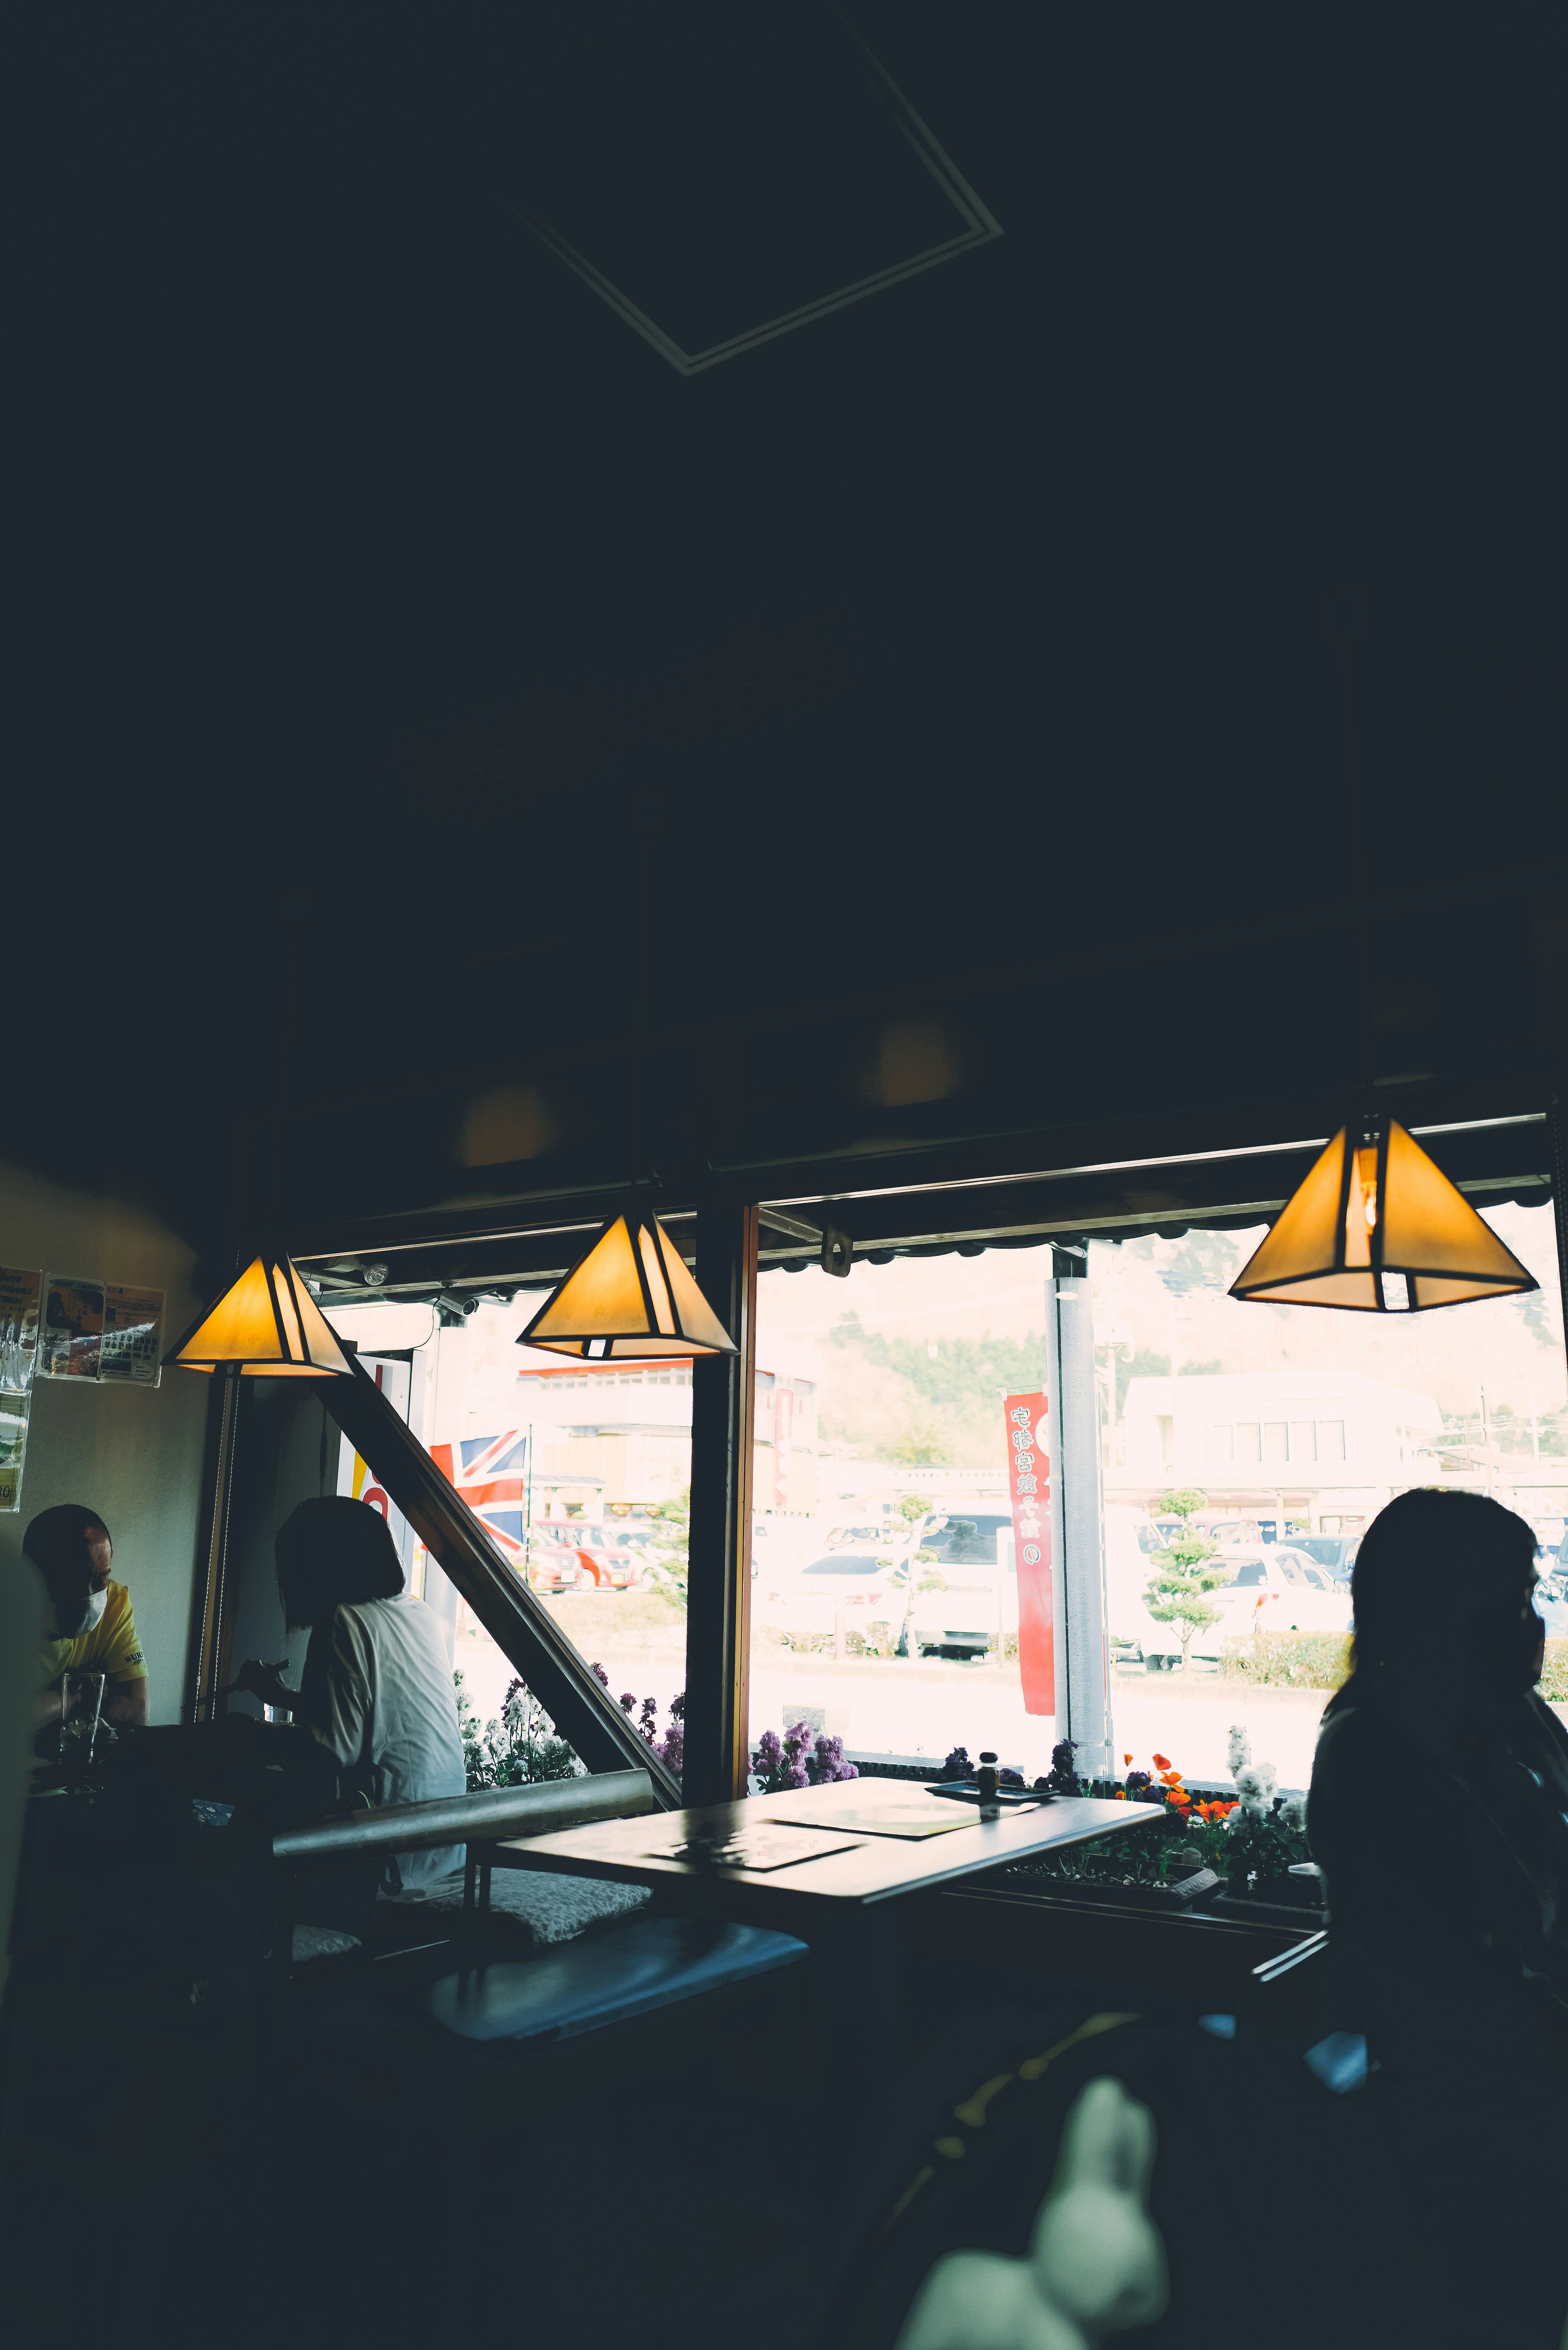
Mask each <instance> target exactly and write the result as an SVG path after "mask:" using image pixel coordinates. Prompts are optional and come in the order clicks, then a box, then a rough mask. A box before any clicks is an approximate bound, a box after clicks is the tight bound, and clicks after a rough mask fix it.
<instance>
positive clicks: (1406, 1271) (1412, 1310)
mask: <svg viewBox="0 0 1568 2350" xmlns="http://www.w3.org/2000/svg"><path fill="white" fill-rule="evenodd" d="M1539 1285H1540V1284H1538V1283H1537V1282H1536V1281H1535V1279H1534V1278H1533V1276H1532V1274H1530V1273H1528V1272H1527V1271H1526V1270H1525V1268H1524V1266H1523V1265H1521V1263H1520V1262H1519V1259H1518V1258H1517V1257H1516V1256H1515V1255H1514V1254H1513V1253H1512V1251H1511V1250H1510V1249H1506V1248H1504V1246H1503V1244H1502V1243H1501V1241H1500V1240H1499V1238H1498V1236H1497V1234H1496V1233H1495V1232H1493V1231H1492V1229H1491V1227H1490V1224H1486V1223H1483V1222H1481V1219H1480V1216H1478V1215H1477V1213H1476V1211H1475V1210H1474V1209H1473V1208H1472V1207H1471V1206H1470V1204H1469V1201H1468V1200H1466V1199H1464V1198H1462V1197H1461V1195H1460V1194H1459V1192H1458V1191H1456V1190H1455V1188H1454V1186H1453V1185H1452V1184H1451V1183H1450V1182H1449V1179H1448V1177H1447V1176H1446V1175H1445V1174H1444V1173H1443V1172H1442V1170H1441V1169H1440V1168H1438V1167H1435V1166H1434V1165H1433V1163H1432V1161H1431V1160H1430V1159H1428V1156H1427V1154H1426V1152H1425V1151H1424V1150H1423V1149H1422V1148H1421V1146H1420V1144H1419V1143H1418V1142H1417V1141H1416V1140H1415V1139H1414V1138H1413V1137H1412V1136H1411V1135H1410V1134H1408V1133H1407V1131H1406V1129H1405V1128H1404V1127H1402V1126H1401V1125H1400V1123H1399V1121H1398V1119H1397V1118H1389V1117H1388V1116H1387V1115H1386V1112H1378V1113H1377V1114H1376V1115H1374V1116H1372V1117H1368V1118H1352V1119H1349V1120H1348V1121H1347V1122H1346V1124H1345V1125H1344V1126H1342V1127H1341V1128H1340V1130H1339V1132H1338V1133H1337V1134H1336V1135H1335V1136H1334V1140H1333V1141H1332V1142H1331V1143H1330V1144H1329V1146H1328V1148H1327V1149H1326V1150H1325V1151H1324V1152H1323V1154H1322V1156H1321V1157H1320V1158H1319V1159H1317V1160H1316V1161H1315V1163H1314V1166H1313V1167H1312V1169H1311V1170H1310V1171H1309V1173H1308V1174H1307V1175H1306V1177H1305V1179H1304V1180H1303V1181H1302V1182H1301V1183H1300V1184H1299V1185H1298V1186H1297V1188H1296V1190H1295V1191H1293V1193H1292V1194H1291V1197H1290V1198H1289V1199H1288V1200H1287V1201H1286V1202H1285V1204H1284V1206H1283V1207H1282V1209H1281V1211H1280V1212H1279V1215H1278V1216H1277V1217H1276V1219H1275V1221H1274V1224H1273V1228H1272V1231H1271V1232H1270V1233H1269V1235H1268V1238H1267V1239H1266V1240H1265V1241H1264V1242H1263V1243H1262V1247H1261V1248H1259V1249H1258V1250H1256V1251H1255V1252H1254V1253H1253V1255H1252V1256H1251V1259H1250V1260H1249V1262H1248V1263H1246V1264H1245V1265H1244V1266H1243V1267H1242V1269H1241V1273H1240V1274H1239V1275H1238V1276H1237V1278H1236V1280H1235V1281H1234V1282H1233V1283H1232V1284H1231V1296H1232V1297H1239V1298H1241V1299H1242V1300H1243V1301H1246V1300H1247V1299H1249V1298H1251V1299H1255V1300H1257V1302H1258V1303H1259V1304H1260V1305H1332V1306H1338V1307H1341V1308H1345V1309H1347V1310H1348V1311H1350V1312H1352V1313H1363V1314H1387V1313H1408V1314H1425V1313H1428V1312H1430V1311H1431V1310H1432V1308H1433V1307H1435V1306H1438V1305H1469V1303H1470V1302H1471V1301H1472V1300H1473V1299H1475V1298H1480V1297H1510V1296H1518V1295H1521V1293H1522V1292H1523V1291H1525V1290H1529V1289H1535V1288H1538V1287H1539Z"/></svg>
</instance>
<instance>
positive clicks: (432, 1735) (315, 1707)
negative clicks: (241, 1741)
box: [237, 1495, 468, 1886]
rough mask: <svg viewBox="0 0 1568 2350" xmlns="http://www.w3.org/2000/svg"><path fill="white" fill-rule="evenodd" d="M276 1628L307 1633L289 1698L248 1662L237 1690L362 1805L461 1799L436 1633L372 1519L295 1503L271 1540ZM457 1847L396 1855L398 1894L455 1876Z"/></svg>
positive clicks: (332, 1499) (275, 1672) (362, 1509)
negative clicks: (274, 1713) (302, 1739)
mask: <svg viewBox="0 0 1568 2350" xmlns="http://www.w3.org/2000/svg"><path fill="white" fill-rule="evenodd" d="M275 1551H276V1557H277V1587H278V1592H279V1595H280V1596H281V1598H282V1600H283V1612H284V1620H285V1622H286V1623H287V1624H288V1625H290V1626H291V1627H292V1626H294V1625H300V1624H308V1625H309V1626H310V1627H311V1629H310V1645H309V1647H308V1648H306V1652H305V1669H304V1670H303V1672H302V1673H301V1674H300V1686H299V1688H298V1689H297V1690H291V1689H286V1687H285V1686H284V1684H283V1682H282V1680H281V1679H280V1678H279V1669H278V1667H277V1666H276V1665H264V1664H261V1663H258V1662H257V1661H256V1660H255V1659H254V1658H253V1659H247V1660H246V1661H245V1663H244V1665H243V1666H242V1667H241V1668H240V1671H239V1674H238V1676H237V1680H238V1685H239V1687H240V1688H242V1689H246V1690H250V1691H251V1693H252V1695H253V1696H255V1697H258V1698H260V1699H262V1700H263V1701H264V1702H265V1704H267V1705H272V1706H276V1707H278V1708H280V1709H281V1710H283V1711H286V1712H290V1713H292V1714H293V1716H294V1719H295V1724H296V1728H299V1729H303V1730H305V1731H308V1732H309V1734H310V1736H311V1737H312V1738H314V1739H315V1740H316V1741H317V1743H318V1744H320V1745H322V1746H325V1747H326V1748H327V1750H328V1751H329V1752H330V1753H331V1754H332V1755H333V1756H334V1757H335V1758H336V1760H337V1763H338V1765H339V1766H340V1768H341V1769H342V1770H343V1771H344V1772H345V1773H348V1774H349V1775H351V1776H352V1777H354V1778H355V1779H356V1780H357V1781H358V1785H359V1787H360V1788H361V1790H362V1792H363V1793H364V1794H367V1795H368V1796H369V1798H370V1800H371V1802H372V1803H374V1804H418V1803H424V1802H428V1801H429V1800H431V1798H432V1797H435V1796H439V1795H461V1794H465V1793H466V1792H467V1787H468V1778H467V1773H466V1771H465V1770H464V1767H463V1759H462V1738H461V1736H460V1735H459V1732H458V1726H457V1691H456V1689H455V1687H454V1685H453V1682H452V1664H451V1660H450V1659H449V1658H448V1656H447V1653H446V1643H445V1641H444V1640H443V1639H442V1638H441V1626H440V1624H439V1623H438V1622H437V1620H436V1617H435V1616H434V1615H433V1614H432V1612H431V1609H430V1608H428V1607H426V1606H425V1604H424V1602H423V1600H421V1599H414V1598H411V1597H410V1596H408V1595H407V1594H405V1592H404V1590H403V1568H402V1562H401V1560H400V1558H399V1556H398V1552H397V1546H396V1544H394V1542H393V1540H392V1537H391V1534H389V1531H388V1528H387V1522H386V1520H385V1518H383V1517H382V1515H381V1513H380V1512H379V1510H376V1509H372V1508H371V1507H370V1506H369V1504H368V1503H364V1502H356V1501H351V1500H350V1499H349V1498H348V1496H347V1495H342V1496H330V1495H329V1496H327V1497H324V1498H323V1499H322V1500H320V1501H314V1502H302V1503H300V1505H299V1507H298V1509H297V1510H296V1511H295V1513H294V1514H293V1516H292V1517H291V1518H289V1519H287V1520H286V1523H284V1524H283V1525H282V1526H281V1527H280V1528H279V1530H278V1534H277V1541H276V1544H275ZM462 1850H463V1848H462V1846H461V1845H456V1846H442V1847H441V1850H440V1851H437V1852H413V1853H400V1854H399V1855H398V1856H397V1858H398V1866H399V1870H400V1877H401V1881H402V1883H403V1884H405V1885H410V1886H412V1885H427V1884H430V1883H431V1882H433V1881H434V1880H435V1879H437V1878H439V1877H444V1876H446V1875H448V1874H449V1873H450V1872H451V1871H452V1870H453V1869H455V1868H461V1867H462Z"/></svg>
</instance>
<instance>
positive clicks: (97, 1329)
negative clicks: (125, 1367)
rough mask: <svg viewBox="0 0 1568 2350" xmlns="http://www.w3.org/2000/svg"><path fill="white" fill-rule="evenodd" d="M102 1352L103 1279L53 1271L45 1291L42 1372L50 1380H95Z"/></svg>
mask: <svg viewBox="0 0 1568 2350" xmlns="http://www.w3.org/2000/svg"><path fill="white" fill-rule="evenodd" d="M102 1352H103V1284H102V1282H101V1281H78V1279H77V1278H76V1277H75V1275H74V1274H65V1273H51V1274H50V1275H49V1278H48V1283H47V1288H46V1290H45V1293H44V1329H43V1343H42V1345H41V1346H40V1347H39V1349H38V1369H39V1371H40V1373H41V1374H42V1375H43V1377H44V1378H50V1379H96V1378H97V1377H98V1374H99V1361H100V1359H101V1357H102Z"/></svg>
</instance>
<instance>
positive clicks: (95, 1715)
mask: <svg viewBox="0 0 1568 2350" xmlns="http://www.w3.org/2000/svg"><path fill="white" fill-rule="evenodd" d="M102 1711H103V1675H102V1674H101V1673H82V1672H68V1673H66V1674H63V1675H62V1676H61V1679H60V1760H61V1762H62V1763H90V1762H91V1761H92V1750H93V1745H94V1742H95V1741H96V1740H97V1737H98V1724H99V1714H100V1713H101V1712H102Z"/></svg>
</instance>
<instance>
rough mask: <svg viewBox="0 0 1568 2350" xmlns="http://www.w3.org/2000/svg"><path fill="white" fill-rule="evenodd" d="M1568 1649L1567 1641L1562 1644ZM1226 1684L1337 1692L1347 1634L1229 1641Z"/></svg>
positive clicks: (1346, 1657)
mask: <svg viewBox="0 0 1568 2350" xmlns="http://www.w3.org/2000/svg"><path fill="white" fill-rule="evenodd" d="M1560 1645H1561V1646H1562V1647H1563V1648H1565V1649H1568V1640H1564V1641H1563V1642H1562V1643H1561V1644H1560ZM1220 1670H1221V1672H1222V1673H1223V1674H1224V1676H1225V1679H1227V1680H1233V1681H1246V1682H1248V1683H1250V1684H1251V1687H1252V1688H1254V1689H1316V1690H1336V1689H1340V1688H1342V1687H1343V1685H1344V1684H1345V1681H1346V1680H1348V1679H1349V1678H1350V1636H1349V1634H1348V1633H1345V1632H1254V1633H1253V1634H1252V1635H1251V1638H1247V1639H1235V1640H1227V1641H1226V1643H1225V1646H1224V1652H1223V1655H1222V1658H1221V1660H1220Z"/></svg>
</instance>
